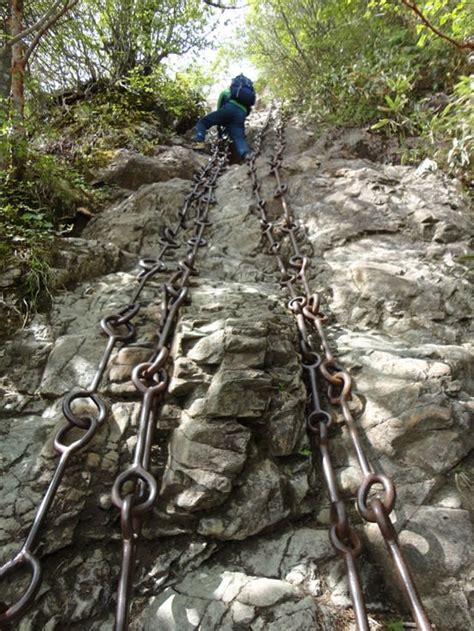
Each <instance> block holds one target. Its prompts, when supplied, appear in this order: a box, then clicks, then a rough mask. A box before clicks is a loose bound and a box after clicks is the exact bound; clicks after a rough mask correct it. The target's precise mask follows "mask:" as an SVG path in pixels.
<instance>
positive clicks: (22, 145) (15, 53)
mask: <svg viewBox="0 0 474 631" xmlns="http://www.w3.org/2000/svg"><path fill="white" fill-rule="evenodd" d="M11 3H12V12H11V19H10V34H11V36H12V37H15V36H16V35H18V34H19V33H21V32H22V28H23V0H11ZM10 98H11V106H12V135H11V156H12V166H13V171H14V176H15V178H16V179H18V180H21V179H22V178H23V175H24V173H25V167H26V158H27V148H28V147H27V140H26V130H25V56H24V45H23V42H21V41H20V42H17V43H16V44H14V45H13V46H12V65H11V89H10Z"/></svg>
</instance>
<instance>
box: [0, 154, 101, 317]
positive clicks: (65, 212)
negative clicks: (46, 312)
mask: <svg viewBox="0 0 474 631" xmlns="http://www.w3.org/2000/svg"><path fill="white" fill-rule="evenodd" d="M92 196H93V193H92V192H91V191H89V189H88V188H87V185H86V184H85V182H84V180H83V178H82V177H81V176H80V175H79V174H78V173H77V172H76V171H74V170H72V169H71V168H70V167H67V166H65V165H64V164H62V163H60V162H59V161H58V160H57V159H55V158H53V157H52V156H48V155H42V154H39V153H36V152H32V153H30V156H29V161H28V163H27V170H26V175H25V179H24V180H23V181H22V182H21V183H19V182H17V181H16V180H15V179H14V178H12V177H11V173H9V172H8V171H6V170H4V171H2V172H1V173H0V234H1V235H2V244H1V248H0V269H3V268H7V267H9V266H11V265H15V266H18V265H19V266H20V267H21V269H22V272H23V274H22V279H21V285H20V287H19V288H18V291H19V292H20V294H21V297H22V304H23V305H24V306H25V308H26V310H27V311H28V312H29V311H32V310H34V309H35V306H36V304H37V302H38V299H39V295H40V293H41V294H42V295H43V296H44V295H45V294H47V293H48V286H49V284H50V267H49V260H50V256H51V253H52V251H53V246H52V244H53V241H54V238H55V234H56V232H57V229H59V228H60V227H61V224H62V222H63V221H65V220H67V218H68V217H71V214H72V215H73V214H74V208H75V207H76V206H77V205H78V204H79V203H85V202H86V201H91V199H92ZM45 290H46V291H45Z"/></svg>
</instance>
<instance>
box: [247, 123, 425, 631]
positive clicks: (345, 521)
mask: <svg viewBox="0 0 474 631" xmlns="http://www.w3.org/2000/svg"><path fill="white" fill-rule="evenodd" d="M265 131H266V130H265ZM275 132H276V138H277V141H276V150H275V153H274V155H273V157H272V158H271V161H270V172H271V174H272V175H273V176H274V178H275V181H276V188H275V192H274V199H278V200H280V206H281V216H280V218H279V220H278V221H277V222H276V223H272V222H271V221H270V220H269V215H268V213H267V210H266V206H267V204H266V201H265V200H264V199H262V198H261V196H260V190H261V185H260V182H259V179H258V175H257V166H256V158H257V155H258V153H257V154H256V155H255V156H254V158H253V159H252V161H251V162H250V164H249V176H250V180H251V182H252V190H253V192H254V196H255V200H256V202H257V207H258V212H259V214H260V226H261V230H262V234H263V236H264V237H265V238H266V240H267V242H268V245H269V250H270V252H271V253H272V254H273V255H274V257H275V259H276V263H277V265H278V269H279V270H280V274H281V280H280V284H281V285H282V286H284V287H286V289H287V291H288V293H289V295H290V301H289V303H288V306H289V309H290V311H291V312H292V313H293V315H294V316H295V318H296V323H297V326H298V331H299V338H300V349H301V355H302V367H303V370H304V374H305V380H306V383H307V387H308V391H309V395H310V396H309V403H308V405H307V410H306V426H307V430H308V434H309V438H310V442H311V446H312V450H313V455H314V457H315V458H317V457H318V452H319V458H320V461H321V468H322V471H323V475H324V479H325V482H326V486H327V490H328V494H329V499H330V502H331V524H332V525H331V530H330V538H331V542H332V544H333V546H334V548H335V549H336V550H337V552H338V553H339V554H340V555H341V556H342V557H343V558H344V560H345V563H346V570H347V576H348V583H349V590H350V593H351V599H352V603H353V606H354V613H355V617H356V621H357V627H358V629H359V630H361V631H366V630H368V629H369V623H368V617H367V609H366V606H365V601H364V595H363V591H362V588H361V582H360V578H359V574H358V571H357V568H356V563H355V559H356V557H357V556H358V555H359V554H360V552H361V548H362V544H361V540H360V537H359V535H358V534H357V533H356V531H355V530H354V529H353V528H352V526H351V525H350V521H349V516H348V514H347V510H346V507H345V505H344V502H343V501H342V500H341V496H340V494H339V491H338V487H337V483H336V475H335V471H334V466H333V464H332V461H331V457H330V451H329V432H330V429H331V427H332V425H333V420H332V417H331V415H330V414H329V413H328V412H327V411H324V410H323V409H322V408H321V394H320V389H319V380H318V377H319V376H322V377H323V379H324V381H325V382H326V384H327V393H326V397H327V399H328V400H329V402H330V403H331V404H332V405H334V406H338V407H339V408H340V410H341V412H342V415H343V418H344V420H345V425H346V427H347V429H348V432H349V435H350V438H351V442H352V444H353V446H354V449H355V452H356V455H357V460H358V463H359V466H360V468H361V470H362V474H363V479H362V482H361V485H360V487H359V489H358V493H357V506H358V510H359V513H360V514H361V515H362V517H363V518H364V519H365V520H366V521H369V522H373V523H377V525H378V526H379V529H380V532H381V533H382V536H383V538H384V541H385V544H386V546H387V548H388V550H389V552H390V555H391V557H392V559H393V562H394V567H395V571H396V573H397V575H398V578H399V580H400V584H401V586H402V589H403V591H404V593H405V596H406V598H407V601H408V603H409V606H410V609H411V611H412V614H413V618H414V620H415V622H416V624H417V626H418V628H419V629H421V630H422V631H429V630H430V629H431V625H430V622H429V620H428V617H427V615H426V612H425V610H424V608H423V605H422V603H421V600H420V597H419V595H418V592H417V589H416V586H415V583H414V581H413V578H412V576H411V574H410V571H409V568H408V565H407V564H406V561H405V559H404V558H403V555H402V552H401V549H400V544H399V541H398V536H397V533H396V530H395V528H394V527H393V524H392V522H391V520H390V517H389V515H390V513H391V512H392V510H393V508H394V504H395V497H396V492H395V486H394V484H393V482H392V480H391V479H390V478H388V477H387V476H385V475H381V474H376V473H374V472H373V470H372V468H371V466H370V464H369V461H368V459H367V457H366V454H365V452H364V448H363V445H362V441H361V439H360V436H359V433H358V430H357V426H356V423H355V421H354V417H353V415H352V412H351V409H350V406H349V401H350V400H351V393H352V380H351V377H350V375H349V373H348V372H347V371H346V370H344V369H343V368H342V367H341V366H340V365H339V363H338V362H337V361H336V359H335V358H334V356H333V354H332V352H331V348H330V345H329V343H328V340H327V337H326V333H325V329H324V323H325V322H326V320H327V319H326V317H325V315H324V313H322V312H321V310H320V302H321V300H320V295H319V293H317V292H312V291H311V288H310V284H309V281H308V270H309V267H310V259H309V257H308V256H306V255H304V254H303V252H302V250H301V248H300V245H299V226H298V224H297V222H296V221H295V218H294V216H293V214H292V212H291V209H290V205H289V203H288V200H287V198H286V193H287V191H288V185H287V184H285V183H283V182H282V179H281V174H280V169H281V167H282V163H283V154H284V150H285V146H286V143H285V138H284V121H283V118H282V117H281V116H279V118H278V120H277V123H276V126H275ZM259 146H260V145H259ZM285 237H286V238H285ZM288 242H289V249H290V251H291V254H290V255H289V256H287V257H285V256H283V254H282V251H283V249H284V245H286V243H288ZM315 334H316V335H315ZM313 337H316V339H317V341H318V344H319V347H320V349H319V348H318V350H315V347H314V344H313V341H312V339H313ZM318 351H322V355H321V354H320V352H318ZM376 485H382V487H383V489H384V499H383V500H381V499H379V498H373V499H369V496H370V493H371V491H372V490H373V488H374V486H376Z"/></svg>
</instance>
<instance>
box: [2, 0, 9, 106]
mask: <svg viewBox="0 0 474 631" xmlns="http://www.w3.org/2000/svg"><path fill="white" fill-rule="evenodd" d="M10 14H11V0H0V46H2V45H3V44H4V42H5V41H6V39H7V37H8V30H9V29H8V18H9V16H10ZM11 59H12V58H11V50H10V48H9V47H5V48H0V100H1V101H4V100H6V99H8V97H9V95H10V83H11Z"/></svg>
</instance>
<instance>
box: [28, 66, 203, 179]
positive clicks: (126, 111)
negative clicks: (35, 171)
mask: <svg viewBox="0 0 474 631" xmlns="http://www.w3.org/2000/svg"><path fill="white" fill-rule="evenodd" d="M197 82H198V80H197V78H196V76H195V75H192V74H186V73H182V74H177V75H176V76H175V78H173V79H172V78H170V77H169V76H167V75H166V74H165V73H164V72H163V71H162V70H160V69H159V70H156V71H154V72H152V73H150V74H146V73H144V72H143V70H138V69H135V70H133V71H131V72H130V73H129V74H128V75H127V77H126V78H125V79H122V80H120V81H117V82H115V83H109V82H102V83H101V85H100V86H99V87H98V88H97V89H94V90H92V89H90V86H89V87H87V88H85V89H84V94H83V95H81V94H67V95H66V96H65V95H64V94H63V95H59V96H58V95H57V96H55V97H54V99H53V103H52V104H51V102H50V103H49V105H48V106H47V107H46V108H45V110H44V112H43V114H42V116H41V117H40V120H39V121H38V124H37V126H36V129H35V136H36V144H37V146H38V147H41V149H42V150H46V151H48V152H51V153H55V154H57V155H61V156H63V157H65V158H67V159H68V160H70V161H71V162H72V163H73V164H74V166H75V167H76V168H78V169H79V170H80V171H82V172H84V173H85V175H86V176H87V175H88V176H89V177H93V176H95V174H96V169H97V167H101V166H103V165H105V164H106V163H107V162H109V161H110V159H111V157H112V155H113V153H114V150H115V149H116V148H119V147H120V148H122V147H124V148H127V149H130V150H135V151H140V152H141V153H144V154H145V155H151V154H153V153H154V151H155V148H156V145H157V144H160V143H161V142H163V141H165V140H166V138H167V137H168V136H169V135H170V134H172V133H175V132H178V133H182V132H183V131H185V130H187V129H189V128H190V127H191V126H192V125H194V123H195V121H196V119H197V118H199V117H200V116H201V115H202V113H203V111H204V109H203V103H204V101H203V97H202V95H201V94H200V92H199V91H198V90H197V88H196V85H197ZM58 101H60V102H61V101H64V102H65V103H64V104H63V103H61V104H58Z"/></svg>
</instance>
